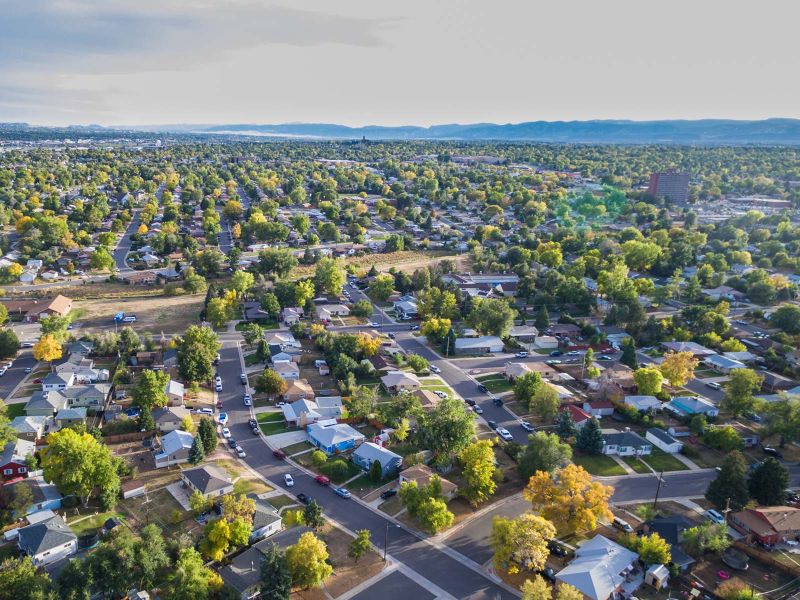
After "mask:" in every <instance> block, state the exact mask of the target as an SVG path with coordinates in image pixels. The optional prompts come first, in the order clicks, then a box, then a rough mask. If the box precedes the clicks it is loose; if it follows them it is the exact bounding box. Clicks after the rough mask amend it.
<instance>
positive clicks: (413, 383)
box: [381, 371, 420, 392]
mask: <svg viewBox="0 0 800 600" xmlns="http://www.w3.org/2000/svg"><path fill="white" fill-rule="evenodd" d="M381 383H382V384H383V385H384V387H385V388H386V389H387V390H389V391H390V392H400V391H403V390H409V391H413V390H417V389H419V387H420V382H419V378H418V377H417V376H416V375H414V373H406V372H405V371H391V372H389V373H387V374H386V375H384V376H383V377H381Z"/></svg>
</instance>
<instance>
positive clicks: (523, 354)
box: [516, 350, 528, 358]
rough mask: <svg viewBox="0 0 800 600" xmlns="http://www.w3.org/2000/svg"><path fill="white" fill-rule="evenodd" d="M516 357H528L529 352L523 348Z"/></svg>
mask: <svg viewBox="0 0 800 600" xmlns="http://www.w3.org/2000/svg"><path fill="white" fill-rule="evenodd" d="M516 357H517V358H528V353H527V352H525V351H524V350H521V351H520V352H517V354H516Z"/></svg>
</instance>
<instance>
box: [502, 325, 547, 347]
mask: <svg viewBox="0 0 800 600" xmlns="http://www.w3.org/2000/svg"><path fill="white" fill-rule="evenodd" d="M537 335H539V330H538V329H536V327H534V326H533V325H514V326H513V327H512V328H511V331H509V332H508V337H510V338H511V339H514V340H516V341H517V342H519V343H520V344H531V343H533V341H534V340H535V339H536V336H537Z"/></svg>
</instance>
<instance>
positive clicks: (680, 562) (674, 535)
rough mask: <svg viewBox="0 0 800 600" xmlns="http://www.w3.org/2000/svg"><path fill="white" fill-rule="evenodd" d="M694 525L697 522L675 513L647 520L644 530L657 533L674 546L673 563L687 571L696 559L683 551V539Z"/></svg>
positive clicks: (671, 552) (672, 551)
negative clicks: (685, 532) (684, 534)
mask: <svg viewBox="0 0 800 600" xmlns="http://www.w3.org/2000/svg"><path fill="white" fill-rule="evenodd" d="M694 526H695V524H694V523H693V522H692V521H690V520H689V519H687V518H686V517H684V516H682V515H673V516H669V517H656V518H655V519H652V520H650V521H647V522H646V523H645V524H644V525H643V526H642V531H643V532H644V533H646V534H649V533H657V534H658V535H660V536H661V537H662V538H663V539H664V541H666V542H667V543H668V544H670V546H672V548H671V551H670V554H672V564H673V565H677V566H678V568H680V570H681V571H685V570H686V569H687V568H688V567H689V565H691V564H692V563H693V562H694V559H693V558H692V557H691V556H689V555H688V554H686V552H684V551H683V549H682V548H681V542H682V541H683V532H684V531H686V530H687V529H691V528H692V527H694Z"/></svg>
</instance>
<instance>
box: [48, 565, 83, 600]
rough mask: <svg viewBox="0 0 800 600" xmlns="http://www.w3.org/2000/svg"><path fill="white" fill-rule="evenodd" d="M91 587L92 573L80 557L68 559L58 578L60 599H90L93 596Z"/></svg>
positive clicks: (57, 588)
mask: <svg viewBox="0 0 800 600" xmlns="http://www.w3.org/2000/svg"><path fill="white" fill-rule="evenodd" d="M91 588H92V576H91V573H90V572H89V570H88V569H85V568H84V564H83V561H81V560H79V559H73V560H70V561H68V562H67V564H66V565H65V566H64V568H63V569H61V571H60V572H59V574H58V578H57V579H56V590H57V591H58V597H59V598H60V600H89V599H90V598H91V596H92V593H91Z"/></svg>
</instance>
